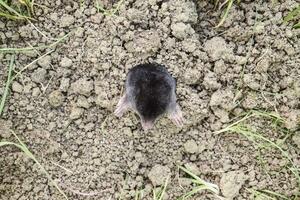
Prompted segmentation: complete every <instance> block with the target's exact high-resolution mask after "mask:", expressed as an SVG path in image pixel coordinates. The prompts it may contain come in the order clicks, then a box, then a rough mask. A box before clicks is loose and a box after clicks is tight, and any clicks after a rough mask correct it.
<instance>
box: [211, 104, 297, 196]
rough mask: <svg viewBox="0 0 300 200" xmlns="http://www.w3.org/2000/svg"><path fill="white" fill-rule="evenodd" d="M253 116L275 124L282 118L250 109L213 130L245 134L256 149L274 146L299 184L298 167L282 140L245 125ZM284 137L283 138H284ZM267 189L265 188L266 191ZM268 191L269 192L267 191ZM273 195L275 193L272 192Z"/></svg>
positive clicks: (218, 132)
mask: <svg viewBox="0 0 300 200" xmlns="http://www.w3.org/2000/svg"><path fill="white" fill-rule="evenodd" d="M254 117H263V118H267V119H271V120H273V121H272V123H273V124H275V125H277V123H278V122H279V123H282V122H283V121H284V120H283V119H282V118H281V117H280V116H279V115H277V114H274V113H268V112H260V111H254V110H253V111H250V112H248V113H246V114H245V115H244V116H243V117H242V118H241V119H240V120H238V121H236V122H234V123H232V124H231V125H229V126H227V127H225V128H223V129H222V130H220V131H217V132H215V133H216V134H220V133H225V132H231V133H237V134H241V135H243V136H245V137H246V138H247V139H248V140H250V141H251V142H253V144H254V146H256V147H257V149H266V148H269V147H271V148H274V149H277V150H278V151H280V153H281V154H282V156H283V157H284V159H285V160H286V161H287V162H288V165H289V166H287V168H288V169H289V170H290V171H291V172H292V174H294V176H295V177H296V178H297V180H298V185H299V186H300V176H299V168H298V167H297V166H296V165H295V163H294V162H293V160H292V158H291V156H290V155H289V153H288V152H287V151H285V150H284V149H283V148H282V147H281V144H282V141H280V140H279V141H276V142H274V141H272V140H271V139H269V138H267V137H265V136H263V135H262V134H261V133H259V132H258V131H256V130H253V129H252V128H251V127H247V126H246V125H245V124H244V122H245V121H246V120H248V119H250V118H254ZM285 139H286V138H285ZM285 139H284V140H285ZM266 191H267V190H265V193H266ZM269 193H270V192H269ZM273 195H275V193H273Z"/></svg>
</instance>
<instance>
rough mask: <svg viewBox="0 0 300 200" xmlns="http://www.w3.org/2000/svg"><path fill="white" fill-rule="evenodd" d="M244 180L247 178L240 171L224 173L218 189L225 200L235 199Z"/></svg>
mask: <svg viewBox="0 0 300 200" xmlns="http://www.w3.org/2000/svg"><path fill="white" fill-rule="evenodd" d="M246 180H247V176H246V175H245V174H244V172H242V171H230V172H227V173H224V174H223V175H222V178H221V181H220V188H221V190H222V193H223V195H224V196H225V197H226V199H228V200H230V199H233V198H234V197H236V196H237V195H238V194H239V191H240V189H241V188H242V186H243V184H244V183H245V181H246Z"/></svg>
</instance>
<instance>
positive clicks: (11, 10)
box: [0, 0, 22, 17]
mask: <svg viewBox="0 0 300 200" xmlns="http://www.w3.org/2000/svg"><path fill="white" fill-rule="evenodd" d="M0 5H1V6H3V7H4V8H5V9H6V10H7V11H9V12H11V13H14V14H15V15H17V16H19V17H21V16H22V15H21V14H20V13H18V12H17V11H15V10H14V9H13V8H11V7H10V6H9V5H7V4H6V3H5V2H4V1H3V0H0Z"/></svg>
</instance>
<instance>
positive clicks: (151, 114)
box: [136, 94, 170, 130]
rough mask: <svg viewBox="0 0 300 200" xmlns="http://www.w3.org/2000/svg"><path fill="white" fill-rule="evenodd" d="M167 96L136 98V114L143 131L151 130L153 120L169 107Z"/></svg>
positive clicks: (142, 96)
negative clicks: (138, 116)
mask: <svg viewBox="0 0 300 200" xmlns="http://www.w3.org/2000/svg"><path fill="white" fill-rule="evenodd" d="M169 98H170V97H169V95H167V94H166V95H159V96H157V95H154V94H152V96H150V95H141V96H139V97H137V102H138V103H137V105H136V108H137V112H138V113H139V115H140V118H141V121H142V126H143V129H144V130H148V129H151V128H152V127H153V125H154V122H155V120H156V119H157V118H158V117H159V116H160V115H162V114H163V113H164V112H165V111H166V109H167V107H168V105H169Z"/></svg>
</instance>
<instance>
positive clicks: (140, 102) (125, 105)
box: [115, 63, 183, 130]
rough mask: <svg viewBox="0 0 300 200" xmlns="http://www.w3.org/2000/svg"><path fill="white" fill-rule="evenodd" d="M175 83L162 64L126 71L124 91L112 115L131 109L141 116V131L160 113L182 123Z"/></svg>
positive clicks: (149, 125)
mask: <svg viewBox="0 0 300 200" xmlns="http://www.w3.org/2000/svg"><path fill="white" fill-rule="evenodd" d="M175 90H176V82H175V79H174V78H173V77H172V76H171V75H170V74H169V72H168V71H167V69H166V68H165V67H164V66H163V65H159V64H156V63H151V64H140V65H137V66H135V67H133V68H132V69H130V70H129V72H128V74H127V77H126V86H125V94H124V95H123V96H122V97H121V99H120V100H119V103H118V105H117V108H116V110H115V115H116V116H118V117H121V116H122V115H123V113H124V112H125V111H126V110H128V109H132V110H134V111H136V112H137V114H138V115H139V116H140V118H141V122H142V126H143V129H144V130H148V129H150V128H152V127H153V125H154V122H155V120H156V119H157V118H158V117H159V116H160V115H162V114H164V113H167V114H168V117H169V118H170V119H171V120H172V121H173V122H174V123H175V124H176V125H177V126H181V125H182V124H183V117H182V112H181V109H180V107H179V105H178V104H177V103H176V94H175Z"/></svg>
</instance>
